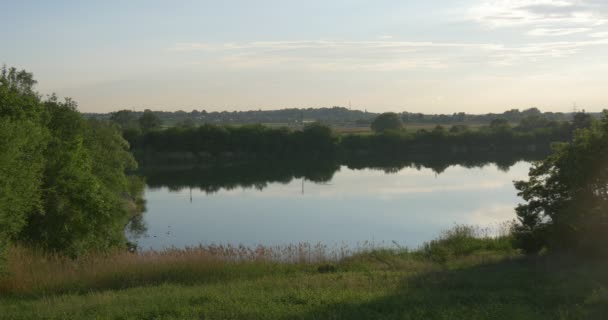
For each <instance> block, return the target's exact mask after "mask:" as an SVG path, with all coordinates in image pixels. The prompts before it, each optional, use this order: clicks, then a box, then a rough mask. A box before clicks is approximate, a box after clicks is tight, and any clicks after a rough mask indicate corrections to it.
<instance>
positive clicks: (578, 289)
mask: <svg viewBox="0 0 608 320" xmlns="http://www.w3.org/2000/svg"><path fill="white" fill-rule="evenodd" d="M511 243H512V238H511V236H510V235H508V234H500V235H497V236H490V235H488V234H484V233H483V232H482V233H480V232H479V230H477V229H475V228H471V227H466V226H460V227H456V228H455V229H453V230H450V231H448V232H446V233H444V234H443V235H442V236H441V237H440V238H438V239H437V240H435V241H432V242H429V243H427V244H426V245H424V246H422V247H421V248H419V249H418V250H407V249H405V248H399V247H393V248H392V249H390V248H383V249H381V248H373V247H369V248H359V249H358V251H357V250H355V252H353V251H349V250H347V249H345V248H336V249H333V250H332V249H330V248H326V247H323V246H308V245H299V246H291V247H284V248H265V247H258V248H253V249H247V248H244V247H222V246H211V247H199V248H192V249H189V250H168V251H165V252H144V253H139V254H132V253H127V252H116V253H108V254H104V255H89V256H82V257H80V258H78V259H76V260H73V259H69V258H65V257H62V256H58V255H48V254H44V253H41V252H38V251H35V250H32V249H27V248H23V247H13V248H12V249H11V250H10V257H11V261H12V263H11V265H10V276H9V277H5V278H2V279H1V280H0V296H1V297H2V298H0V314H2V315H3V317H4V318H6V319H35V318H45V319H65V318H70V319H85V318H87V319H90V318H103V319H192V318H196V319H347V318H358V319H420V318H424V319H453V318H460V319H465V318H466V319H601V317H602V315H604V314H605V312H607V311H608V309H607V307H608V289H607V288H608V277H607V276H606V274H605V272H604V271H605V268H606V267H607V266H608V261H606V260H605V259H604V260H602V259H594V260H580V259H579V258H575V257H571V256H566V255H542V256H529V257H526V256H523V255H521V254H520V253H519V251H518V250H517V249H514V248H513V247H512V246H511ZM277 259H279V260H277ZM280 259H287V260H285V261H282V262H281V261H280Z"/></svg>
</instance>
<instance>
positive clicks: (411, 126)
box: [333, 123, 487, 135]
mask: <svg viewBox="0 0 608 320" xmlns="http://www.w3.org/2000/svg"><path fill="white" fill-rule="evenodd" d="M463 124H464V125H466V126H468V127H469V128H470V129H472V130H475V129H477V128H479V127H482V126H486V125H487V124H486V123H463ZM436 126H437V125H436V124H429V123H408V124H405V125H404V127H405V129H406V130H408V131H411V132H416V131H418V130H422V129H424V130H433V129H434V128H435V127H436ZM441 126H442V127H444V128H445V129H446V130H449V129H450V128H451V127H452V125H450V124H446V125H441ZM333 129H334V131H336V132H337V133H339V134H362V135H366V134H372V133H373V131H372V129H371V128H370V127H333Z"/></svg>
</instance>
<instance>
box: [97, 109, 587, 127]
mask: <svg viewBox="0 0 608 320" xmlns="http://www.w3.org/2000/svg"><path fill="white" fill-rule="evenodd" d="M150 112H152V113H153V114H154V115H155V116H157V117H158V118H159V119H160V120H161V121H162V122H163V123H164V124H165V125H167V126H175V125H202V124H256V123H268V124H272V123H275V124H284V125H291V124H302V123H309V122H314V121H318V122H322V123H325V124H328V125H333V126H364V127H367V126H369V124H370V123H371V121H372V120H373V119H374V118H376V117H377V116H378V115H379V114H378V113H374V112H367V110H366V111H361V110H351V109H347V108H344V107H332V108H316V109H313V108H307V109H297V108H291V109H281V110H251V111H221V112H217V111H213V112H207V111H205V110H200V111H199V110H192V111H190V112H187V111H175V112H167V111H150ZM117 115H118V116H120V117H123V118H124V119H127V118H130V119H131V120H132V121H135V119H137V118H140V117H141V116H142V115H143V112H141V111H130V110H121V111H118V112H114V113H104V114H102V113H88V114H85V117H88V118H94V119H98V120H109V119H110V118H112V117H116V116H117ZM399 115H400V117H401V119H402V121H403V122H404V123H405V124H408V123H425V124H463V123H481V124H484V123H485V124H489V123H490V122H491V121H492V120H495V119H505V120H507V121H509V122H511V123H518V122H520V121H521V120H522V119H524V118H526V117H529V116H541V117H543V118H545V119H547V120H556V121H570V120H572V116H573V113H561V112H544V113H543V112H541V111H540V110H538V109H537V108H530V109H526V110H523V111H520V110H518V109H512V110H508V111H505V112H503V113H488V114H480V115H477V114H468V113H464V112H458V113H453V114H422V113H410V112H401V113H399ZM593 115H594V116H595V114H593Z"/></svg>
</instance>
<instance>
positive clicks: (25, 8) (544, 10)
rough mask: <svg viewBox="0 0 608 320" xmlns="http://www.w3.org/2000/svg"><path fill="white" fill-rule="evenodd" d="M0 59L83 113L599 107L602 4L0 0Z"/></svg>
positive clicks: (587, 0) (586, 0)
mask: <svg viewBox="0 0 608 320" xmlns="http://www.w3.org/2000/svg"><path fill="white" fill-rule="evenodd" d="M0 7H2V8H3V13H4V14H3V18H2V20H0V63H6V64H7V65H10V66H16V67H19V68H24V69H27V70H29V71H31V72H34V74H35V75H36V78H37V79H38V80H39V90H40V91H41V92H43V93H51V92H56V93H57V94H59V95H60V96H69V97H72V98H74V99H75V100H76V101H78V102H79V106H80V109H81V110H82V111H87V112H107V111H113V110H118V109H123V108H128V109H136V110H141V109H144V108H151V109H157V110H160V109H163V110H179V109H182V110H187V111H189V110H192V109H197V110H201V109H206V110H249V109H276V108H285V107H328V106H334V105H342V106H347V105H348V104H349V101H351V104H352V107H353V108H360V109H364V108H365V109H367V110H369V111H388V110H391V111H406V110H407V111H412V112H426V113H452V112H457V111H466V112H471V113H484V112H499V111H503V110H506V109H510V108H527V107H532V106H535V107H539V108H541V109H543V110H552V111H570V110H572V108H573V104H576V105H577V106H578V107H579V108H585V109H587V110H589V111H599V110H602V109H603V108H608V96H607V95H605V94H604V92H605V90H606V89H605V88H606V87H607V85H608V76H607V75H608V60H606V58H605V57H606V56H607V53H608V1H604V0H602V1H600V0H552V1H550V0H447V1H405V0H401V1H393V0H386V1H382V0H376V1H363V0H349V1H346V0H334V1H328V0H325V1H318V0H309V1H295V0H280V1H279V0H256V1H253V0H240V1H239V0H222V1H217V0H216V1H135V0H132V1H5V0H0Z"/></svg>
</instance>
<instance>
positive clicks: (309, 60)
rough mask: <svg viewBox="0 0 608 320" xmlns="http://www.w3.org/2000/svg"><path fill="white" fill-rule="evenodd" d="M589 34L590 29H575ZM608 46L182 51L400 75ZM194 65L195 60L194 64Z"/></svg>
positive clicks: (180, 49)
mask: <svg viewBox="0 0 608 320" xmlns="http://www.w3.org/2000/svg"><path fill="white" fill-rule="evenodd" d="M575 31H577V32H585V30H582V28H581V29H579V30H575ZM535 32H536V33H538V34H539V35H540V34H552V35H559V34H567V33H569V32H573V30H537V31H535ZM606 44H608V35H607V36H606V37H596V39H593V40H589V38H586V40H580V41H553V42H532V43H528V44H524V45H510V46H509V45H505V44H495V43H457V42H412V41H396V40H370V41H347V40H297V41H256V42H238V43H236V42H227V43H215V44H214V43H197V42H192V43H179V44H177V45H175V46H174V47H173V48H170V50H172V51H174V52H177V53H191V54H192V53H196V52H201V53H205V54H210V55H211V56H212V57H211V58H210V57H207V58H206V59H207V60H206V61H205V62H204V63H203V62H201V63H200V64H207V65H214V66H222V67H227V68H239V69H243V68H244V69H252V68H281V69H294V68H297V69H302V68H303V69H311V70H321V71H340V70H342V71H349V70H351V71H352V70H361V71H396V70H410V69H446V68H451V67H458V66H470V65H471V64H475V65H480V64H486V65H494V66H507V65H514V64H517V63H524V62H526V61H539V60H541V59H545V58H562V57H567V56H571V55H575V54H577V53H579V52H580V51H581V50H582V49H584V48H587V47H591V46H599V45H606ZM189 63H190V64H192V62H191V61H190V62H189Z"/></svg>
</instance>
